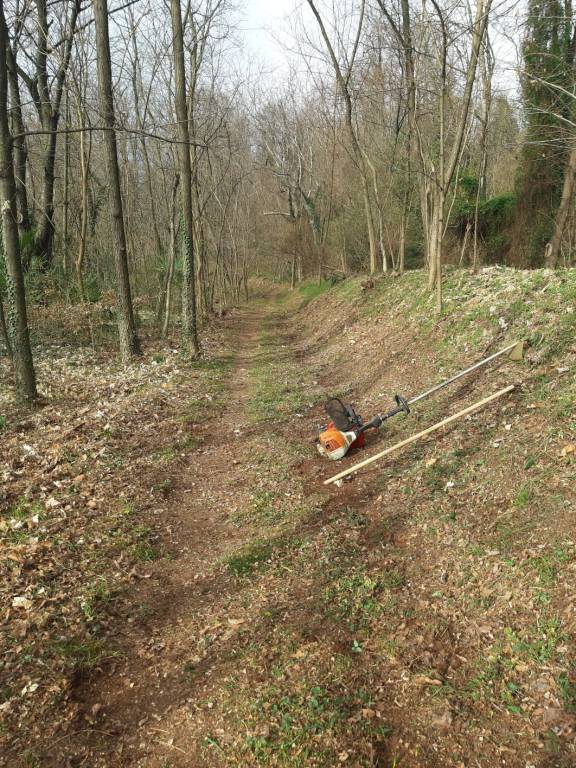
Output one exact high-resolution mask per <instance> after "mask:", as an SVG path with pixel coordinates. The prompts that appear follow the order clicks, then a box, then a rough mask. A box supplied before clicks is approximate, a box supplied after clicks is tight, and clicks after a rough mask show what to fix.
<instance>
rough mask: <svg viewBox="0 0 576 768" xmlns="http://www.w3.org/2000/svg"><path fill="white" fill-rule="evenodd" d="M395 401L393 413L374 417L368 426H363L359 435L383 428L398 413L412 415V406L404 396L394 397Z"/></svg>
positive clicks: (389, 412)
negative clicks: (369, 430)
mask: <svg viewBox="0 0 576 768" xmlns="http://www.w3.org/2000/svg"><path fill="white" fill-rule="evenodd" d="M394 400H395V401H396V405H397V407H396V408H393V409H392V410H391V411H388V413H383V414H380V415H379V416H374V418H373V419H370V421H369V422H367V423H366V424H363V425H362V426H361V427H360V429H359V430H358V434H361V433H362V432H365V431H366V430H367V429H378V427H380V426H382V424H383V423H384V422H385V421H386V420H387V419H390V418H391V417H392V416H396V415H397V414H398V413H405V414H406V415H408V414H409V413H410V406H409V405H408V401H407V400H406V398H404V397H402V395H394Z"/></svg>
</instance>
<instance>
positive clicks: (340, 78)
mask: <svg viewBox="0 0 576 768" xmlns="http://www.w3.org/2000/svg"><path fill="white" fill-rule="evenodd" d="M307 2H308V5H309V6H310V10H311V11H312V13H313V14H314V16H315V18H316V21H317V22H318V27H319V28H320V34H321V35H322V38H323V40H324V43H325V45H326V48H327V50H328V55H329V56H330V60H331V62H332V66H333V68H334V73H335V75H336V81H337V83H338V87H339V89H340V92H341V94H342V98H343V99H344V103H345V106H346V112H345V114H346V127H347V129H348V133H349V136H350V143H351V145H352V154H353V155H354V160H355V162H356V166H357V168H358V171H359V172H360V176H361V179H362V196H363V201H364V212H365V215H366V227H367V230H368V242H369V247H370V273H371V274H374V273H375V272H377V271H378V246H377V241H376V232H375V227H374V214H373V208H372V199H371V198H372V196H371V192H370V182H369V180H368V174H369V170H368V168H367V167H366V160H365V157H364V154H363V152H362V148H361V147H360V143H359V141H358V137H357V135H356V130H355V128H354V118H353V108H352V97H351V96H350V89H349V87H348V83H349V80H350V75H351V72H352V67H353V64H354V58H355V56H356V52H357V50H358V43H359V39H360V33H361V30H362V25H363V21H364V11H365V5H366V4H365V0H360V21H359V24H358V33H357V38H356V43H355V46H354V53H353V55H352V60H351V62H350V64H349V70H348V72H347V74H346V75H344V74H343V72H342V69H341V67H340V64H339V63H338V59H337V57H336V54H335V52H334V48H333V46H332V43H331V42H330V38H329V37H328V33H327V32H326V27H325V26H324V22H323V21H322V17H321V16H320V13H319V12H318V9H317V8H316V5H315V4H314V2H313V0H307Z"/></svg>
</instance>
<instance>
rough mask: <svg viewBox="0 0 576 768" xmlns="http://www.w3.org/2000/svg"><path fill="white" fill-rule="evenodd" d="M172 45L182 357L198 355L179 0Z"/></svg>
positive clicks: (173, 3)
mask: <svg viewBox="0 0 576 768" xmlns="http://www.w3.org/2000/svg"><path fill="white" fill-rule="evenodd" d="M170 11H171V17H172V40H173V43H172V46H173V55H174V81H175V102H176V104H175V106H176V119H177V122H178V139H179V142H180V143H179V145H178V153H179V157H180V194H181V199H182V218H183V227H182V244H183V248H182V273H183V274H182V346H183V349H184V352H185V354H188V355H190V356H191V357H193V358H194V357H196V356H197V355H198V354H199V352H200V344H199V342H198V329H197V323H196V285H195V282H196V281H195V268H194V221H193V214H192V168H191V163H190V136H189V131H188V110H187V109H186V74H185V70H184V34H183V30H182V13H181V9H180V0H170Z"/></svg>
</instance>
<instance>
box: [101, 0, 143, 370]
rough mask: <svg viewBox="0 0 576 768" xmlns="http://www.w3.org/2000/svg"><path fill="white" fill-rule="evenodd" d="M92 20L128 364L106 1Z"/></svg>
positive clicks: (131, 338)
mask: <svg viewBox="0 0 576 768" xmlns="http://www.w3.org/2000/svg"><path fill="white" fill-rule="evenodd" d="M94 21H95V23H96V56H97V60H98V91H99V102H100V113H101V115H102V122H103V124H104V147H105V151H106V168H107V170H108V183H109V195H108V199H109V204H110V214H111V217H112V227H113V233H114V263H115V267H116V281H117V296H118V334H119V337H120V355H121V357H122V360H123V361H125V362H128V361H129V360H130V359H131V358H133V357H134V356H136V355H139V354H140V343H139V340H138V336H137V334H136V325H135V322H134V311H133V307H132V294H131V291H130V275H129V272H128V254H127V250H126V232H125V229H124V216H123V208H122V195H121V192H120V169H119V167H118V150H117V145H116V132H115V130H114V126H115V117H114V100H113V96H112V67H111V63H110V39H109V36H108V3H107V0H94Z"/></svg>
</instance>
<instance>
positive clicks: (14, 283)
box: [0, 0, 37, 403]
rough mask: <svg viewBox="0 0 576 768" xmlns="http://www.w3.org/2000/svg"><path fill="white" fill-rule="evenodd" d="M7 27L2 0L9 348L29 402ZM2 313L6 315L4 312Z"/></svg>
mask: <svg viewBox="0 0 576 768" xmlns="http://www.w3.org/2000/svg"><path fill="white" fill-rule="evenodd" d="M8 47H9V38H8V28H7V26H6V18H5V16H4V3H3V0H0V191H1V194H2V209H1V214H2V252H3V257H4V260H5V263H6V283H7V297H8V322H7V323H6V326H7V329H8V332H7V338H9V346H10V347H11V348H12V354H13V360H14V371H15V374H16V394H17V396H18V397H19V398H21V399H22V400H24V401H26V402H29V403H31V402H33V401H34V400H35V399H36V397H37V392H36V376H35V373H34V364H33V362H32V350H31V347H30V336H29V332H28V317H27V311H26V295H25V290H24V276H23V273H22V263H21V260H20V242H19V239H18V225H17V223H16V222H17V217H18V211H17V206H16V184H15V181H14V157H13V154H12V136H11V135H10V126H9V119H8V64H7V50H8ZM2 314H3V313H2Z"/></svg>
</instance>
